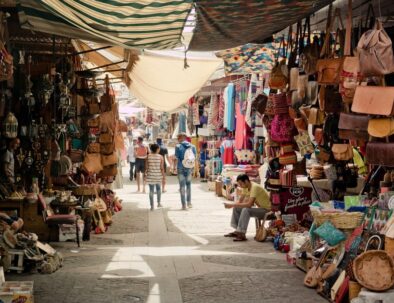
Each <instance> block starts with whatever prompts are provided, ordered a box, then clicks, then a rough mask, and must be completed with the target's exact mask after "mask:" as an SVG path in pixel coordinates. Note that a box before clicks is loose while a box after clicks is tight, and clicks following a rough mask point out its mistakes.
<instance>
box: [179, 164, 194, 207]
mask: <svg viewBox="0 0 394 303" xmlns="http://www.w3.org/2000/svg"><path fill="white" fill-rule="evenodd" d="M178 181H179V189H180V193H181V202H182V206H183V207H185V206H186V202H187V204H188V205H189V204H191V201H192V190H191V183H192V169H191V168H183V167H182V168H178Z"/></svg>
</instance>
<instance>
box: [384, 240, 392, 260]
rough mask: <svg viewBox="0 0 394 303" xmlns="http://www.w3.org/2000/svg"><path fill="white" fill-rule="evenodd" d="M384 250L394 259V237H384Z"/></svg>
mask: <svg viewBox="0 0 394 303" xmlns="http://www.w3.org/2000/svg"><path fill="white" fill-rule="evenodd" d="M384 250H385V251H386V252H387V253H388V254H389V256H390V257H391V258H393V260H394V239H391V238H389V237H385V239H384Z"/></svg>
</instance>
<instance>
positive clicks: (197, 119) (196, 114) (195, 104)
mask: <svg viewBox="0 0 394 303" xmlns="http://www.w3.org/2000/svg"><path fill="white" fill-rule="evenodd" d="M192 107H193V124H194V125H200V111H199V109H198V99H197V100H196V99H194V98H193V104H192Z"/></svg>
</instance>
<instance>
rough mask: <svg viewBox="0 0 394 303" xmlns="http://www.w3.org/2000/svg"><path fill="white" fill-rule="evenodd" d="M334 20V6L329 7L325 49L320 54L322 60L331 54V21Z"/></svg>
mask: <svg viewBox="0 0 394 303" xmlns="http://www.w3.org/2000/svg"><path fill="white" fill-rule="evenodd" d="M331 19H332V4H330V6H329V7H328V13H327V23H326V36H325V37H324V43H323V47H322V49H321V52H320V58H323V57H324V56H325V55H327V54H328V52H329V45H328V44H329V42H330V31H331V23H332V22H331V21H332V20H331Z"/></svg>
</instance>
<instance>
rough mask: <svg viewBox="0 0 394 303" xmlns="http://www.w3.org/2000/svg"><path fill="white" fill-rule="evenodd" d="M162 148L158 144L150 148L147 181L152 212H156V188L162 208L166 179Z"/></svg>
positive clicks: (158, 201)
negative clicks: (163, 184)
mask: <svg viewBox="0 0 394 303" xmlns="http://www.w3.org/2000/svg"><path fill="white" fill-rule="evenodd" d="M159 150H160V147H159V145H158V144H152V145H151V146H150V151H151V153H150V154H149V155H148V158H147V160H146V170H145V180H146V183H147V184H148V185H149V201H150V210H154V194H155V188H156V194H157V207H162V206H161V204H160V200H161V183H162V181H163V179H164V158H163V156H161V155H160V154H159Z"/></svg>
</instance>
